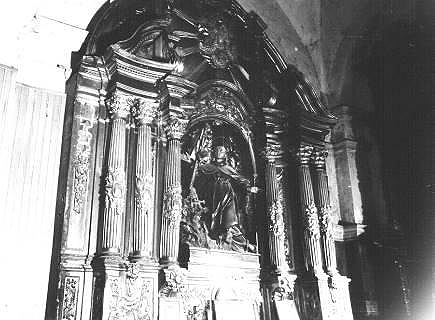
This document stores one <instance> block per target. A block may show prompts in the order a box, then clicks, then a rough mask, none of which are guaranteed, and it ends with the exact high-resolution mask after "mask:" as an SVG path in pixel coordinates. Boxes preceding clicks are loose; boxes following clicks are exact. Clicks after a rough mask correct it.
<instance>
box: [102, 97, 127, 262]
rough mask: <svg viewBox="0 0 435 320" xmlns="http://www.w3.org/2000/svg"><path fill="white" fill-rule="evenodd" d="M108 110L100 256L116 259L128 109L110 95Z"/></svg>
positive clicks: (118, 251)
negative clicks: (108, 123)
mask: <svg viewBox="0 0 435 320" xmlns="http://www.w3.org/2000/svg"><path fill="white" fill-rule="evenodd" d="M108 108H109V113H110V115H111V122H110V124H111V132H110V142H109V151H108V152H109V156H108V162H107V176H106V186H105V187H106V190H105V193H106V195H105V207H104V213H103V227H102V239H101V253H102V254H103V255H107V254H114V255H119V254H120V250H121V236H122V235H121V227H122V221H123V219H124V213H125V201H126V200H125V194H126V176H125V152H126V146H125V136H126V124H127V122H126V118H127V116H128V114H129V106H128V103H127V99H125V98H123V97H121V96H119V95H114V96H112V98H110V99H109V100H108Z"/></svg>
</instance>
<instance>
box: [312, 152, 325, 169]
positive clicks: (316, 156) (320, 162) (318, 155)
mask: <svg viewBox="0 0 435 320" xmlns="http://www.w3.org/2000/svg"><path fill="white" fill-rule="evenodd" d="M327 157H328V151H327V150H326V149H325V148H314V150H313V152H312V154H311V161H312V163H313V165H314V168H316V169H325V168H326V167H325V166H326V163H325V161H326V158H327Z"/></svg>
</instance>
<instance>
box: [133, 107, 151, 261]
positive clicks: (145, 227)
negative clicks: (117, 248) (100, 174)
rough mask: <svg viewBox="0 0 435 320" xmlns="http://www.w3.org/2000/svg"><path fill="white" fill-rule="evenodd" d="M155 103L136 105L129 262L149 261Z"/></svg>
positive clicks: (134, 113)
mask: <svg viewBox="0 0 435 320" xmlns="http://www.w3.org/2000/svg"><path fill="white" fill-rule="evenodd" d="M156 110H157V106H156V105H155V104H154V103H144V102H142V101H137V102H136V103H135V105H134V108H133V110H132V111H133V115H134V117H135V119H136V126H137V146H136V168H135V174H136V177H135V193H134V197H135V201H134V212H133V225H132V229H133V237H132V238H133V239H132V240H133V241H132V242H133V248H132V249H133V250H132V251H133V252H132V256H131V258H133V259H142V258H151V255H152V236H153V229H154V226H153V222H154V220H153V214H154V177H153V156H152V139H151V122H152V120H153V118H154V116H155V114H156Z"/></svg>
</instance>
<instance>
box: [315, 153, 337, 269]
mask: <svg viewBox="0 0 435 320" xmlns="http://www.w3.org/2000/svg"><path fill="white" fill-rule="evenodd" d="M327 155H328V153H327V151H326V150H323V149H316V150H314V152H313V154H312V156H311V160H312V164H313V166H314V172H315V177H314V182H315V188H314V190H315V192H316V200H317V208H318V214H319V224H320V238H321V242H322V252H323V259H324V263H325V269H326V271H327V272H328V273H329V274H331V275H332V274H336V273H337V261H336V253H335V242H334V235H333V225H332V219H331V206H330V201H329V188H328V176H327V173H326V166H325V160H326V157H327Z"/></svg>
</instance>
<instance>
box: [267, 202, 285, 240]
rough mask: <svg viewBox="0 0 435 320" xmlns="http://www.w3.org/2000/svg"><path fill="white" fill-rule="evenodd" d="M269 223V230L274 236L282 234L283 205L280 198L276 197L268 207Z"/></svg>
mask: <svg viewBox="0 0 435 320" xmlns="http://www.w3.org/2000/svg"><path fill="white" fill-rule="evenodd" d="M269 217H270V225H269V230H270V231H273V233H274V235H275V236H278V237H281V236H283V235H284V220H283V206H282V201H281V200H280V199H276V200H275V201H273V202H272V204H271V205H270V207H269Z"/></svg>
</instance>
